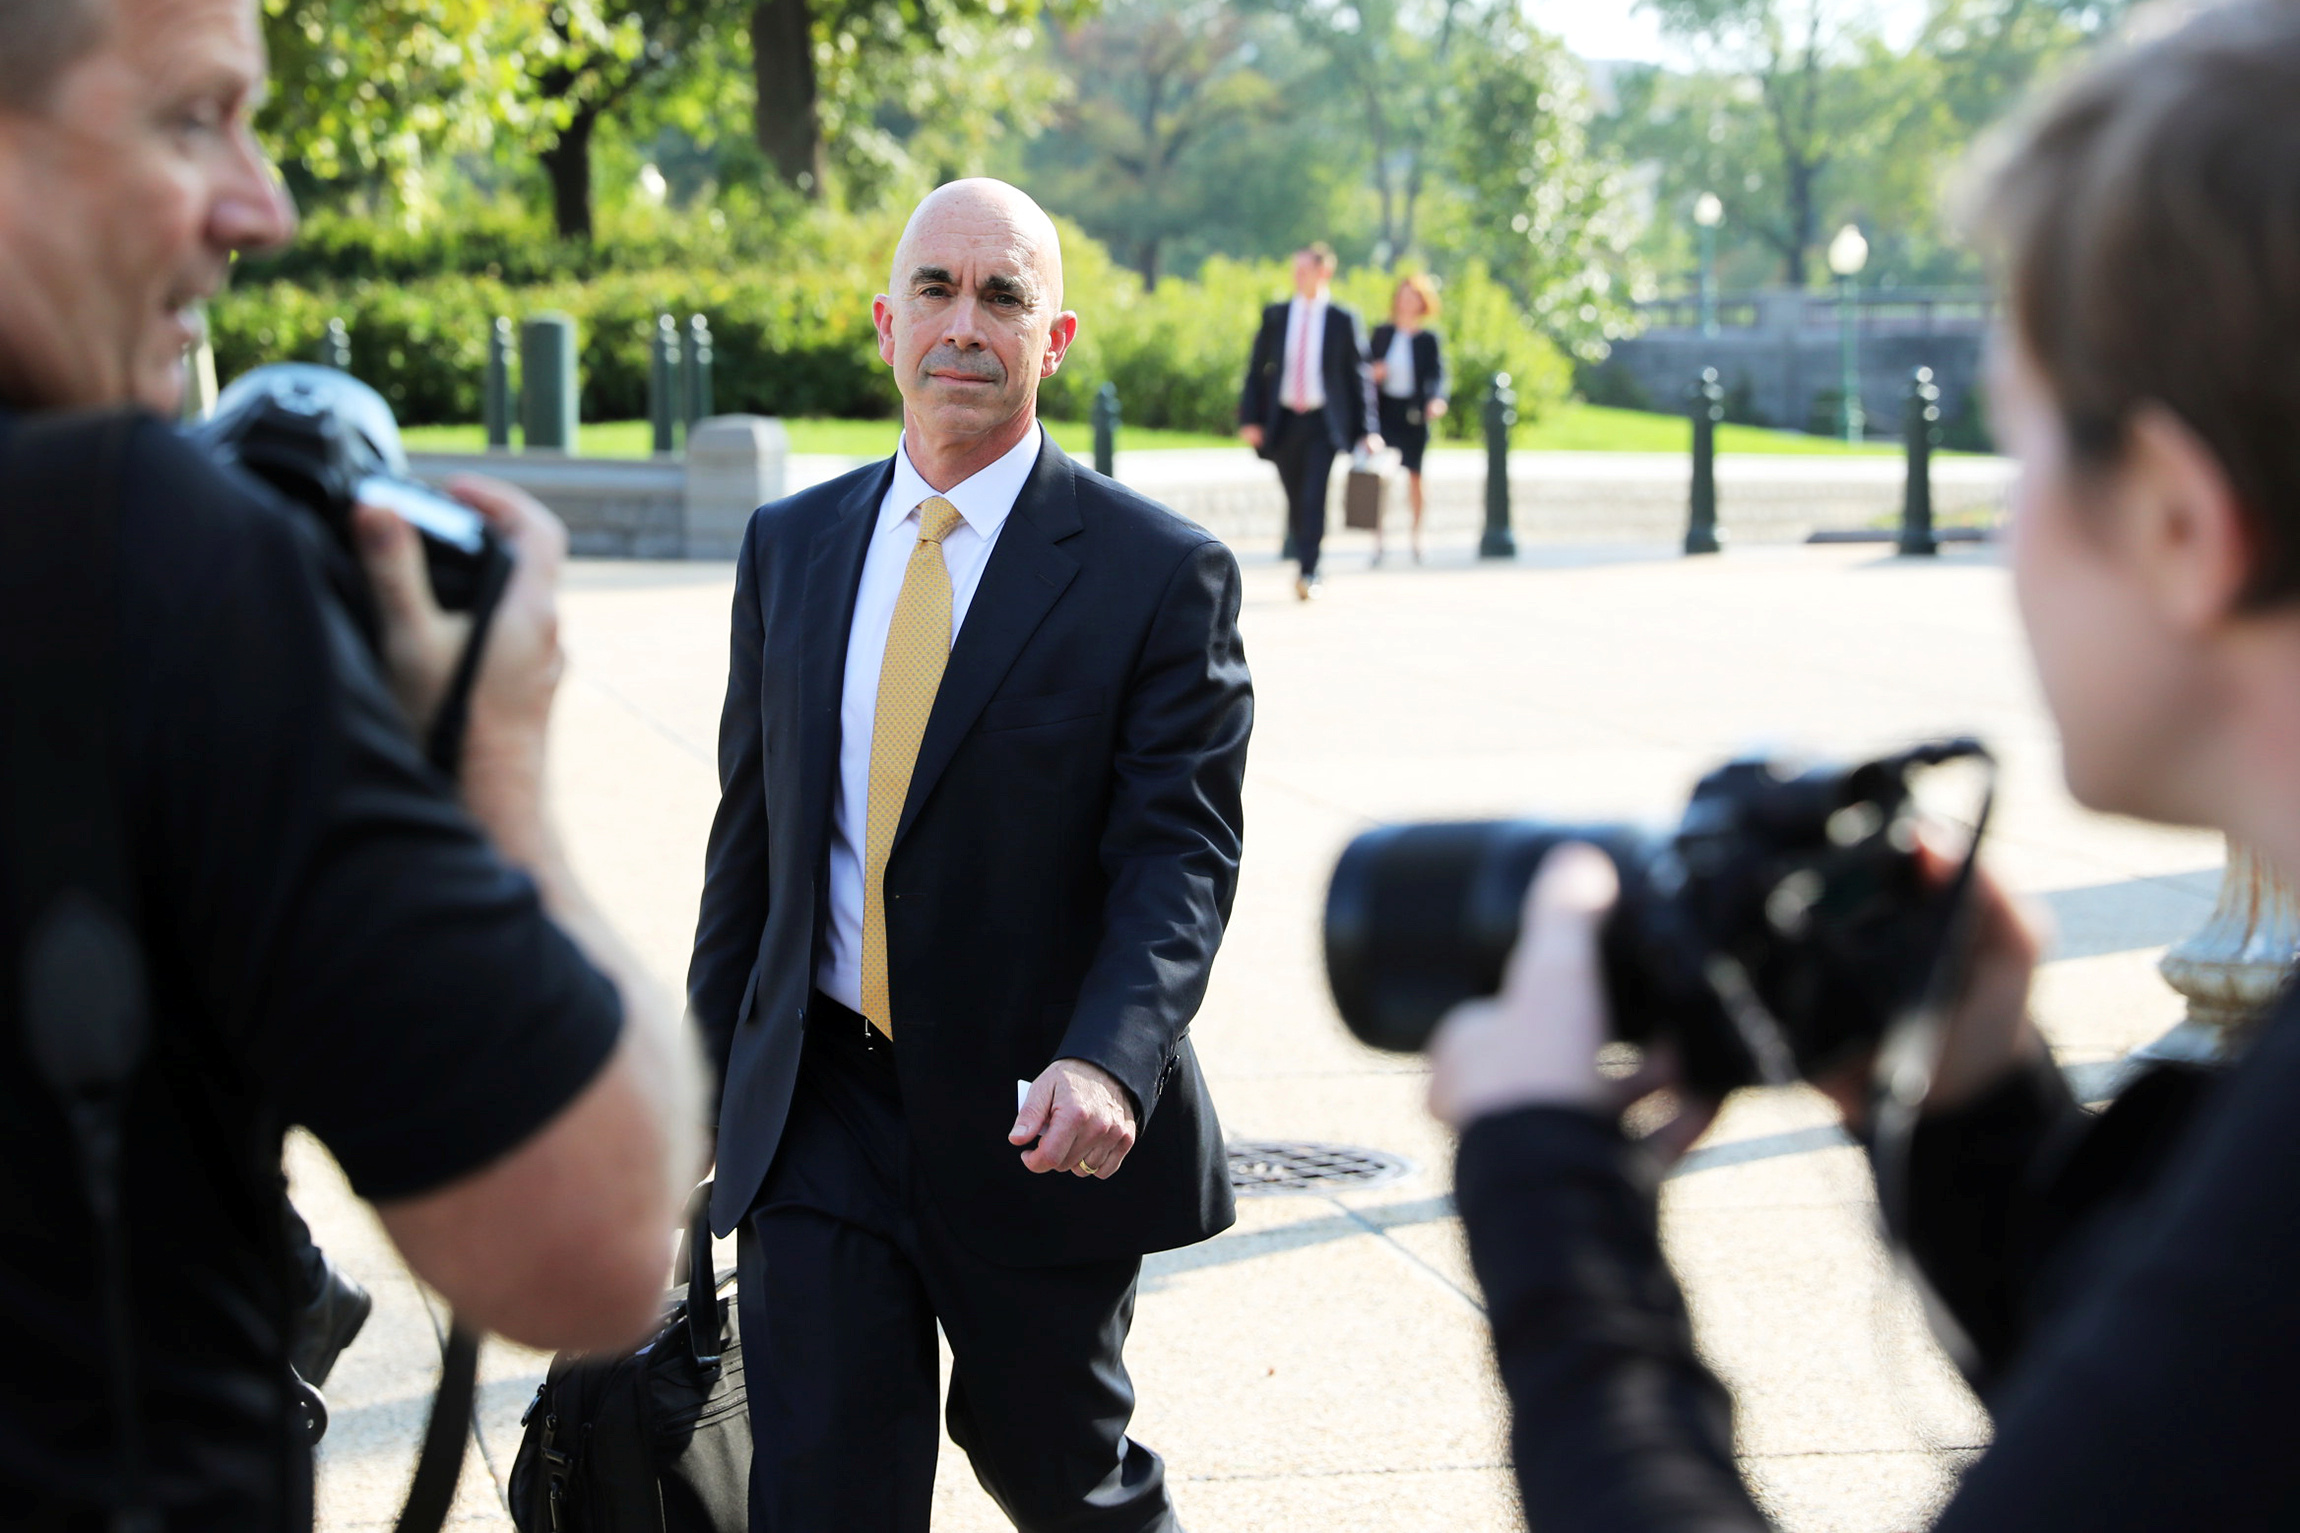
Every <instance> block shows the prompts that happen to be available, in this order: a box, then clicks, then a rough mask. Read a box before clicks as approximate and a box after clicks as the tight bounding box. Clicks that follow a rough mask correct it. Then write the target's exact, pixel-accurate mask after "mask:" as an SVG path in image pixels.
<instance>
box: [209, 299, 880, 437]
mask: <svg viewBox="0 0 2300 1533" xmlns="http://www.w3.org/2000/svg"><path fill="white" fill-rule="evenodd" d="M874 288H875V285H872V286H862V285H858V283H857V282H856V281H855V280H854V279H853V277H852V275H851V273H849V272H846V271H838V270H831V269H828V268H823V267H816V268H812V269H802V270H797V271H785V272H774V273H771V274H770V273H766V272H762V271H757V270H746V271H742V272H736V273H728V274H717V273H711V272H701V271H686V270H678V271H658V272H615V273H610V274H608V275H606V276H602V277H598V278H595V279H592V280H590V281H587V282H586V281H564V282H554V283H546V284H542V285H537V286H529V287H520V288H513V287H510V286H507V285H506V284H504V283H501V282H498V281H495V280H492V279H490V278H485V277H479V278H472V277H446V278H433V279H430V280H426V281H420V282H411V283H378V282H354V283H348V284H344V285H342V286H338V287H333V288H327V289H320V290H316V291H315V290H312V289H307V288H303V287H299V286H297V285H295V284H292V283H286V282H274V283H268V284H265V285H262V286H258V287H250V288H242V289H236V290H234V291H232V292H230V293H227V294H225V295H224V296H223V297H222V298H220V299H218V300H217V302H216V303H215V305H214V307H213V308H212V310H211V311H210V315H209V321H210V325H211V328H212V331H213V334H214V337H215V345H216V365H217V369H218V371H219V372H220V373H221V374H222V375H223V376H225V377H231V376H235V375H237V374H238V373H240V372H242V371H244V370H246V369H247V368H250V367H254V366H257V365H259V364H261V363H264V362H276V361H286V360H292V359H296V358H304V357H309V356H310V355H312V354H313V352H314V351H315V350H316V349H317V347H318V344H319V339H320V337H321V336H322V335H323V334H325V332H326V329H327V322H328V320H330V319H331V318H341V319H342V320H343V321H344V322H345V324H346V326H347V327H348V328H349V329H350V331H351V353H352V371H353V372H354V373H356V374H358V375H359V376H360V377H362V378H364V379H366V380H367V381H368V382H370V383H372V384H374V385H375V386H376V387H377V388H378V389H379V390H381V391H382V393H383V395H384V397H385V398H386V399H388V400H390V401H391V405H392V408H393V410H394V411H396V412H397V413H398V415H399V417H400V419H401V420H402V421H403V422H404V423H407V424H426V423H431V422H454V421H467V420H474V419H476V418H477V417H478V414H479V390H480V378H481V373H482V370H483V368H484V365H485V353H484V349H483V348H484V346H485V344H486V337H487V332H488V328H489V326H491V325H492V324H493V323H494V321H495V318H496V316H498V315H504V316H508V317H510V318H512V319H513V320H514V321H516V320H518V319H519V318H520V317H521V316H524V315H528V314H534V313H538V312H541V311H543V310H546V309H559V310H564V311H565V312H567V313H570V314H572V315H574V316H575V319H576V322H577V324H578V326H579V327H580V330H579V333H580V337H581V345H582V358H581V372H582V379H583V397H582V406H581V408H582V413H583V416H584V418H585V419H588V420H617V419H627V418H630V417H633V416H642V415H644V414H646V408H647V375H648V342H649V338H650V336H651V335H652V333H653V330H654V324H655V316H656V315H658V314H661V313H672V314H676V315H680V316H682V317H683V316H685V315H688V314H696V313H699V314H703V315H705V316H707V317H708V318H709V320H710V322H711V330H712V335H713V353H714V361H715V373H714V383H715V385H716V389H715V392H716V398H717V403H718V405H719V408H720V409H722V410H729V411H750V412H756V413H758V414H762V415H855V416H869V415H884V414H887V413H889V412H891V411H892V409H893V408H894V405H895V394H894V389H893V385H892V383H891V381H890V380H889V378H888V376H887V373H886V369H885V368H883V367H882V366H880V365H879V361H878V355H877V351H876V347H875V342H874V340H873V332H872V329H871V324H870V298H871V292H872V291H873V290H874Z"/></svg>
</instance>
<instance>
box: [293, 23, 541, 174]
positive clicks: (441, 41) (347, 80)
mask: <svg viewBox="0 0 2300 1533" xmlns="http://www.w3.org/2000/svg"><path fill="white" fill-rule="evenodd" d="M263 25H264V41H265V44H266V46H267V47H268V48H269V50H270V54H271V64H272V73H273V75H274V77H275V78H276V79H278V80H279V81H280V82H281V88H280V89H279V90H278V91H277V92H275V93H274V94H273V95H272V96H271V98H270V99H269V100H268V101H267V102H266V103H265V105H264V109H263V111H262V113H261V114H260V116H259V118H258V126H259V128H260V129H261V131H262V132H263V134H264V137H265V140H266V142H267V144H268V145H269V147H270V149H271V151H272V154H273V156H274V157H275V158H276V159H278V160H279V162H280V163H281V164H282V165H283V166H285V167H287V169H288V171H289V173H290V175H291V176H293V177H294V178H296V179H297V180H298V181H300V182H301V183H303V189H304V190H306V191H308V190H310V189H313V188H317V187H326V186H345V185H349V186H376V187H381V188H386V189H389V190H391V191H394V192H398V193H401V194H405V193H406V192H407V191H408V189H409V188H410V186H411V185H412V183H413V180H414V178H415V177H416V176H417V175H418V174H419V173H420V172H421V171H422V169H423V168H424V166H425V165H426V163H427V162H428V161H430V160H431V159H432V158H434V157H436V156H438V155H440V154H443V153H454V152H457V151H463V150H474V149H483V148H486V147H487V146H488V145H490V144H491V143H493V142H494V141H495V137H496V134H497V132H498V131H499V130H500V129H502V128H504V127H506V126H509V127H513V128H517V127H518V126H520V125H521V124H523V123H524V122H525V120H526V117H527V102H526V91H525V85H526V80H525V75H524V69H523V63H522V60H523V54H524V47H525V44H526V41H527V37H528V34H529V32H530V27H529V25H528V19H527V18H524V17H521V16H519V15H517V14H515V11H514V10H507V9H506V8H505V7H503V6H500V5H495V4H490V3H488V0H264V12H263Z"/></svg>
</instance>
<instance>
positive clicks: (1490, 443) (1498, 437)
mask: <svg viewBox="0 0 2300 1533" xmlns="http://www.w3.org/2000/svg"><path fill="white" fill-rule="evenodd" d="M1516 424H1517V395H1516V394H1515V393H1513V392H1511V390H1510V386H1509V374H1507V373H1495V374H1494V375H1493V387H1492V388H1491V389H1489V390H1487V391H1486V396H1485V536H1484V537H1482V538H1479V539H1478V540H1477V556H1478V557H1479V558H1480V559H1514V558H1516V557H1517V535H1516V534H1515V533H1513V532H1511V531H1510V530H1509V428H1510V427H1512V426H1514V425H1516Z"/></svg>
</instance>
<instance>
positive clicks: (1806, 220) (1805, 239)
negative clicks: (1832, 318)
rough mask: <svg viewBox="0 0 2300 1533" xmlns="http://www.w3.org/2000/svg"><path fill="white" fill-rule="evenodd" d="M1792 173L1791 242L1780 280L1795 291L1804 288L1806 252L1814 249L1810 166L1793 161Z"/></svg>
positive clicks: (1790, 174)
mask: <svg viewBox="0 0 2300 1533" xmlns="http://www.w3.org/2000/svg"><path fill="white" fill-rule="evenodd" d="M1787 169H1788V173H1789V240H1788V245H1789V248H1788V251H1787V252H1786V256H1787V259H1786V260H1785V261H1784V262H1783V269H1782V272H1781V279H1782V280H1783V281H1784V282H1786V283H1788V285H1789V286H1791V287H1793V288H1802V287H1803V286H1804V285H1805V252H1806V251H1808V250H1811V249H1812V248H1813V177H1814V170H1813V167H1812V166H1810V165H1807V164H1805V163H1804V162H1802V161H1799V160H1791V161H1790V162H1789V164H1788V167H1787Z"/></svg>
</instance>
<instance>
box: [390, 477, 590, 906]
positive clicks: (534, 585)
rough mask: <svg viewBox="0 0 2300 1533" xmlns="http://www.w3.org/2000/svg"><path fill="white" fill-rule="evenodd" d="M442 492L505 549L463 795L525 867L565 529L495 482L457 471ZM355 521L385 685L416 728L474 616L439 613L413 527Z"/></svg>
mask: <svg viewBox="0 0 2300 1533" xmlns="http://www.w3.org/2000/svg"><path fill="white" fill-rule="evenodd" d="M448 489H449V492H450V493H451V494H453V495H454V496H455V498H456V499H458V500H460V501H462V502H463V503H464V504H466V505H468V506H470V507H471V508H472V509H473V510H475V511H477V512H478V513H479V514H480V515H481V516H483V517H485V518H486V519H487V521H488V524H489V525H490V526H492V527H493V528H494V529H495V533H496V535H497V536H498V537H500V538H502V539H503V541H504V542H505V543H506V544H507V545H509V547H510V550H511V556H512V560H513V566H512V572H511V579H510V582H509V584H507V585H506V586H505V587H504V591H503V596H502V599H501V600H500V601H499V602H498V603H497V605H496V608H495V615H494V617H493V618H492V619H491V620H490V621H489V623H488V628H487V635H486V641H485V642H486V646H487V647H486V651H485V653H484V654H483V655H482V656H481V657H480V664H479V671H478V674H477V676H476V678H475V679H474V681H473V685H472V691H471V720H470V724H469V726H468V727H467V729H466V731H465V734H464V746H463V763H462V768H463V769H462V776H461V784H462V788H463V797H464V802H465V803H466V805H467V806H468V807H469V808H470V809H471V812H472V813H473V815H474V816H476V817H477V818H478V820H479V821H480V823H481V824H482V825H484V826H485V827H486V828H487V830H488V833H489V834H490V836H492V837H493V838H494V839H495V841H496V843H497V846H498V848H499V849H500V850H502V851H503V852H504V853H505V854H506V855H508V856H510V857H512V858H513V859H514V860H516V861H521V862H525V861H527V860H528V859H529V858H530V857H531V856H532V855H534V854H535V853H536V852H537V851H539V850H540V847H539V839H540V835H541V828H542V823H541V822H542V814H543V756H544V739H545V735H546V733H547V731H548V728H549V725H550V721H551V702H552V698H553V696H554V695H555V693H556V691H557V688H558V685H559V676H560V672H561V671H562V670H563V669H564V665H565V659H564V656H563V655H562V654H561V652H560V648H559V571H560V566H561V565H562V564H563V563H565V561H566V557H567V530H566V528H565V527H563V526H561V525H560V522H559V519H558V518H557V517H555V516H553V515H552V514H551V513H550V512H549V511H548V510H546V509H545V508H544V507H543V505H542V503H541V502H539V501H537V500H536V499H535V498H534V497H533V496H531V495H529V494H528V493H527V492H526V491H524V490H521V489H519V488H517V487H516V486H514V485H509V484H505V483H503V482H501V481H500V480H494V479H482V478H477V477H473V476H465V477H461V478H458V479H456V480H455V481H454V482H452V483H451V484H450V485H449V486H448ZM358 526H359V533H360V546H361V552H362V555H363V557H364V560H365V563H366V565H367V568H368V574H369V578H370V579H371V580H373V581H374V583H375V588H376V596H377V602H378V605H379V606H380V608H381V609H382V615H383V626H384V654H385V657H386V667H387V669H388V671H389V673H390V681H391V684H392V690H393V691H394V693H395V694H397V696H398V697H399V699H400V702H401V704H402V705H403V706H404V707H406V708H407V710H408V717H409V722H410V723H411V724H412V725H413V726H414V727H415V729H416V730H417V732H418V733H419V734H421V733H423V732H425V731H427V730H428V729H429V727H430V723H431V717H432V715H433V713H435V712H436V711H437V709H438V706H439V703H440V700H441V699H442V698H443V697H444V696H445V694H446V691H447V685H448V680H449V678H450V677H452V676H453V674H454V671H455V666H456V663H457V661H458V660H459V659H460V658H461V656H462V652H463V644H464V642H465V639H466V637H467V636H468V634H469V632H470V620H469V619H468V618H465V617H462V616H460V615H457V614H451V613H447V612H444V611H442V610H441V609H440V606H439V603H438V601H437V600H436V599H435V598H434V597H433V595H432V591H431V583H430V577H429V576H428V574H427V573H426V571H425V568H424V562H423V549H422V543H421V540H420V539H419V538H418V537H417V535H416V533H415V531H414V529H413V528H411V527H409V526H408V525H407V524H406V523H405V522H402V521H401V520H400V519H399V518H398V517H396V516H394V515H392V514H391V513H390V512H388V511H384V510H381V509H379V508H377V507H373V506H362V507H361V508H359V512H358Z"/></svg>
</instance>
